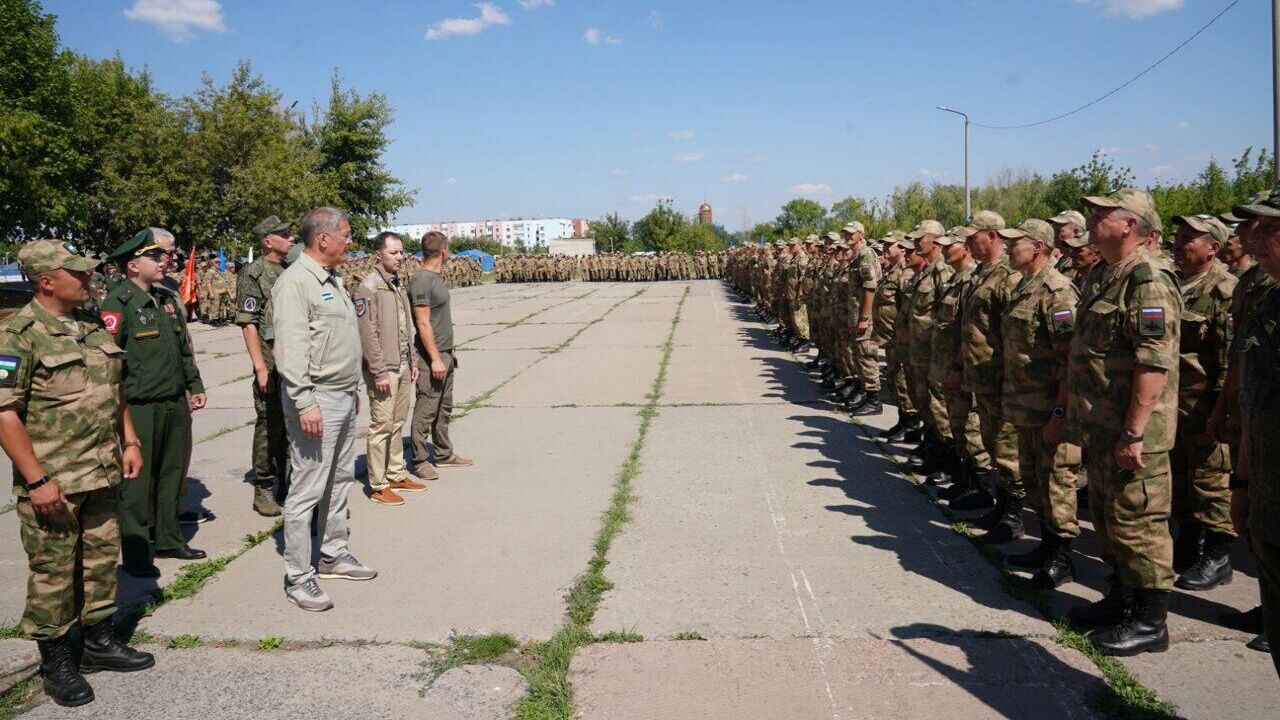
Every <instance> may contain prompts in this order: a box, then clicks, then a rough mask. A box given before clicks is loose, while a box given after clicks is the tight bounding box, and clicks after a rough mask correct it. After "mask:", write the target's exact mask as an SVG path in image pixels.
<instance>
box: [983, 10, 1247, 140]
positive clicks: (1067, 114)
mask: <svg viewBox="0 0 1280 720" xmlns="http://www.w3.org/2000/svg"><path fill="white" fill-rule="evenodd" d="M1239 4H1240V0H1232V2H1231V4H1229V5H1227V6H1226V7H1225V8H1223V9H1222V12H1220V13H1218V14H1217V15H1214V16H1213V19H1211V20H1210V21H1209V22H1207V23H1205V24H1204V25H1202V26H1201V27H1200V29H1199V30H1196V31H1195V32H1194V33H1192V34H1191V37H1189V38H1187V39H1186V40H1183V41H1182V42H1181V43H1179V44H1178V46H1177V47H1175V48H1174V49H1172V50H1170V51H1169V52H1168V53H1166V54H1165V56H1164V57H1162V58H1160V59H1159V60H1157V61H1155V62H1154V63H1152V64H1150V65H1148V66H1147V67H1146V68H1145V69H1143V71H1142V72H1140V73H1138V74H1137V75H1134V76H1133V77H1131V78H1129V79H1128V80H1126V81H1125V82H1124V83H1123V84H1121V85H1119V86H1117V87H1115V88H1114V89H1112V90H1111V91H1110V92H1108V93H1107V94H1105V95H1103V96H1101V97H1099V98H1096V99H1094V100H1091V101H1089V102H1087V103H1085V104H1084V105H1081V106H1080V107H1078V108H1076V109H1074V110H1068V111H1067V112H1064V113H1061V114H1059V115H1054V116H1053V117H1051V118H1046V119H1044V120H1040V121H1038V122H1033V123H1025V124H1022V125H983V124H982V123H973V126H974V127H980V128H986V129H987V130H1024V129H1026V128H1033V127H1039V126H1041V125H1048V124H1049V123H1051V122H1055V121H1057V120H1061V119H1062V118H1065V117H1070V116H1072V115H1075V114H1076V113H1078V112H1082V111H1084V110H1088V109H1089V108H1091V107H1093V106H1094V105H1097V104H1098V103H1100V102H1102V101H1103V100H1106V99H1107V98H1109V97H1111V96H1112V95H1115V94H1116V93H1118V92H1120V91H1121V90H1123V89H1125V88H1127V87H1129V86H1130V85H1132V84H1134V83H1135V82H1137V81H1138V80H1139V79H1140V78H1141V77H1142V76H1143V75H1146V74H1147V73H1149V72H1151V71H1152V70H1155V69H1156V68H1158V67H1160V65H1161V64H1162V63H1164V61H1165V60H1168V59H1169V58H1171V57H1173V56H1174V54H1176V53H1177V52H1178V51H1179V50H1181V49H1182V48H1184V47H1186V46H1187V45H1189V44H1191V41H1192V40H1195V39H1196V38H1197V37H1200V34H1201V33H1203V32H1204V31H1205V30H1208V29H1209V28H1210V27H1211V26H1212V25H1213V24H1214V23H1216V22H1218V20H1219V18H1221V17H1222V16H1223V15H1226V14H1227V13H1228V12H1229V11H1230V10H1231V8H1233V7H1235V6H1236V5H1239Z"/></svg>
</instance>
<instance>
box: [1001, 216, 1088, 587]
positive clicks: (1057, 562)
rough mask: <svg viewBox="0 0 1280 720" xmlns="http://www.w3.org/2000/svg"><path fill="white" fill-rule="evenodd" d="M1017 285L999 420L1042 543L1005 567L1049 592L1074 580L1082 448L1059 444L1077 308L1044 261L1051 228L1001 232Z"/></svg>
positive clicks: (1065, 283)
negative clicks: (1012, 435)
mask: <svg viewBox="0 0 1280 720" xmlns="http://www.w3.org/2000/svg"><path fill="white" fill-rule="evenodd" d="M999 234H1000V237H1001V238H1002V239H1004V241H1005V243H1006V245H1007V247H1008V252H1009V260H1010V263H1011V265H1012V266H1013V268H1014V269H1015V270H1017V271H1018V272H1019V273H1020V274H1021V275H1022V280H1021V281H1019V282H1018V284H1017V286H1016V287H1015V288H1014V289H1013V292H1012V293H1011V294H1010V296H1009V300H1008V302H1007V303H1006V304H1005V308H1004V314H1003V315H1002V316H1001V318H1000V337H1001V339H1002V341H1003V343H1004V348H1003V352H1002V357H1003V358H1004V395H1003V404H1002V411H1003V413H1004V417H1005V419H1006V420H1008V421H1009V422H1010V423H1012V424H1013V425H1014V427H1016V428H1017V433H1018V462H1019V473H1020V475H1021V478H1022V481H1023V483H1024V485H1025V487H1026V490H1027V500H1028V501H1029V503H1030V505H1031V508H1032V510H1034V511H1035V513H1036V516H1037V518H1038V519H1039V521H1040V543H1039V544H1038V545H1036V547H1035V548H1034V549H1032V550H1031V551H1030V552H1026V553H1022V554H1019V555H1012V556H1010V557H1009V558H1008V559H1007V560H1006V563H1007V564H1008V565H1009V566H1010V567H1014V568H1021V569H1025V570H1034V571H1035V575H1034V576H1033V577H1032V584H1033V585H1034V586H1035V587H1038V588H1041V589H1046V590H1048V589H1052V588H1055V587H1058V586H1059V585H1061V584H1063V583H1065V582H1069V581H1070V580H1072V579H1073V578H1074V577H1075V565H1074V563H1073V561H1072V558H1071V543H1072V542H1073V541H1075V539H1076V538H1077V537H1079V536H1080V523H1079V522H1078V521H1077V519H1076V513H1077V504H1076V474H1077V473H1078V472H1079V470H1080V463H1081V450H1080V446H1079V445H1077V444H1075V443H1073V442H1068V441H1067V440H1066V439H1065V438H1064V433H1063V423H1064V421H1065V418H1066V414H1067V412H1066V406H1067V351H1068V349H1069V346H1070V344H1071V338H1072V336H1073V334H1074V333H1075V311H1076V305H1077V304H1078V303H1079V297H1078V296H1077V294H1076V289H1075V286H1074V285H1072V284H1071V281H1070V280H1068V279H1067V278H1066V276H1065V275H1063V274H1062V273H1060V272H1058V271H1057V270H1056V269H1055V268H1054V267H1053V265H1052V264H1051V263H1050V252H1049V250H1050V248H1051V247H1052V246H1053V245H1054V243H1055V235H1054V232H1053V229H1052V228H1051V227H1050V226H1049V224H1048V223H1045V222H1043V221H1040V220H1034V219H1033V220H1025V221H1023V223H1022V224H1021V225H1019V226H1018V227H1017V228H1015V229H1010V230H1001V231H999Z"/></svg>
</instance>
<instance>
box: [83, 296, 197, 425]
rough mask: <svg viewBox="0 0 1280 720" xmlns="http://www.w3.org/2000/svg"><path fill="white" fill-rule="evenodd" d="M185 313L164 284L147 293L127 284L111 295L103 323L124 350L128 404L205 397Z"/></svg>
mask: <svg viewBox="0 0 1280 720" xmlns="http://www.w3.org/2000/svg"><path fill="white" fill-rule="evenodd" d="M185 312H186V310H185V308H184V307H183V306H182V303H181V302H179V301H178V299H177V298H175V297H174V295H173V293H171V292H169V291H168V290H166V289H165V288H163V287H161V286H159V285H156V286H153V287H152V288H151V290H150V291H149V292H148V291H146V290H142V289H141V288H139V287H138V286H137V285H135V284H134V283H133V282H132V281H127V280H126V281H125V282H122V283H120V284H119V285H117V286H116V287H115V288H113V289H112V290H111V291H110V292H108V293H107V299H106V300H105V301H103V303H102V321H103V322H104V323H105V324H106V326H107V330H108V331H109V332H110V333H111V335H112V337H114V338H115V341H116V344H117V345H119V346H120V347H121V348H123V349H124V391H125V396H126V397H127V398H128V399H129V402H148V401H152V400H167V399H170V398H174V397H179V396H182V395H185V394H186V393H192V394H200V393H203V392H204V383H203V382H201V380H200V371H199V370H198V369H196V361H195V351H194V349H193V348H192V347H191V341H190V339H189V338H188V336H187V321H186V318H185V317H184V314H185Z"/></svg>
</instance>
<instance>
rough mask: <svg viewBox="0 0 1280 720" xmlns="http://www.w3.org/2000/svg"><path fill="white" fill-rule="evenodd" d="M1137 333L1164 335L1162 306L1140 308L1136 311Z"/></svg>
mask: <svg viewBox="0 0 1280 720" xmlns="http://www.w3.org/2000/svg"><path fill="white" fill-rule="evenodd" d="M1138 334H1140V335H1142V336H1143V337H1152V338H1158V337H1164V308H1162V307H1144V308H1142V310H1141V311H1140V312H1139V313H1138Z"/></svg>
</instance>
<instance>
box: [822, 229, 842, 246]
mask: <svg viewBox="0 0 1280 720" xmlns="http://www.w3.org/2000/svg"><path fill="white" fill-rule="evenodd" d="M822 237H823V239H824V240H826V241H828V242H833V243H836V242H840V233H838V232H836V231H835V230H832V231H831V232H829V233H827V234H826V235H823V236H822Z"/></svg>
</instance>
